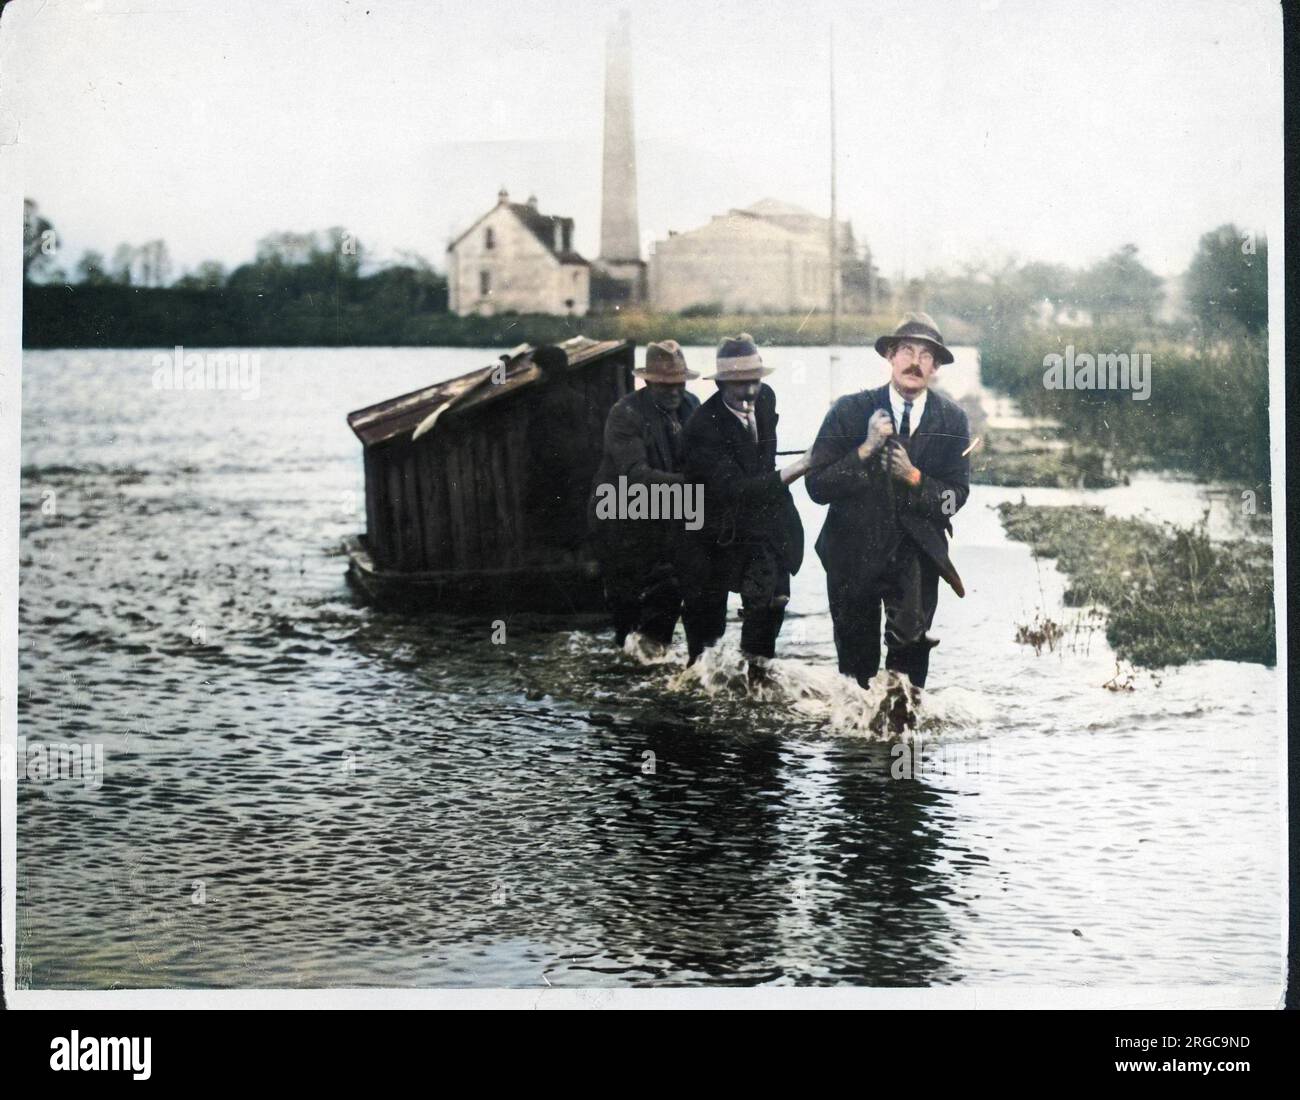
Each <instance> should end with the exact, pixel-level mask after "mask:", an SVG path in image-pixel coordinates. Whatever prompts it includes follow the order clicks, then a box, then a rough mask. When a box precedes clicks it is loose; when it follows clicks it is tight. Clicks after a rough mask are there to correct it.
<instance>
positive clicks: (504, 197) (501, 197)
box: [497, 185, 510, 206]
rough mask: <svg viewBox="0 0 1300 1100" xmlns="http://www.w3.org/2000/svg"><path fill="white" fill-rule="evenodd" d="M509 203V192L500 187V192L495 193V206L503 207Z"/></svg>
mask: <svg viewBox="0 0 1300 1100" xmlns="http://www.w3.org/2000/svg"><path fill="white" fill-rule="evenodd" d="M509 201H510V192H509V191H507V190H506V189H505V186H504V185H502V187H501V190H500V191H498V192H497V205H498V206H505V204H506V203H508V202H509Z"/></svg>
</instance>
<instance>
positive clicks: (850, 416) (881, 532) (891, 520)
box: [808, 313, 970, 688]
mask: <svg viewBox="0 0 1300 1100" xmlns="http://www.w3.org/2000/svg"><path fill="white" fill-rule="evenodd" d="M876 351H877V352H878V353H879V354H880V355H882V356H884V357H885V359H887V360H888V361H889V369H890V380H889V382H888V383H887V384H885V385H883V386H881V387H880V388H879V389H874V390H865V391H863V392H862V393H856V394H851V395H849V396H847V397H842V398H840V399H839V400H838V401H836V402H835V404H834V405H833V406H832V407H831V410H830V412H829V413H827V414H826V419H825V420H824V421H823V422H822V426H821V430H820V431H819V432H818V435H817V440H816V442H815V443H814V444H813V448H812V455H813V459H812V466H813V469H812V472H811V473H810V474H809V475H808V495H809V496H810V497H812V499H813V500H814V501H815V502H816V503H818V504H828V505H830V511H829V513H828V514H827V516H826V523H825V524H824V525H823V527H822V531H821V535H820V536H819V538H818V539H817V553H818V556H819V557H820V558H821V560H822V564H823V565H824V566H825V567H826V588H827V594H828V596H829V599H830V611H831V621H832V624H833V626H834V631H835V650H836V653H837V655H838V658H839V670H840V672H841V673H843V674H844V675H846V676H851V677H853V678H854V679H856V680H857V682H858V683H859V684H860V685H862V686H863V687H866V686H867V685H868V684H869V683H870V681H871V678H872V677H873V676H874V675H875V674H876V672H877V671H878V669H879V666H880V621H881V609H882V607H883V609H884V618H885V642H886V644H887V646H888V654H887V656H886V659H885V667H886V669H892V670H894V671H897V672H898V673H901V674H905V675H906V676H907V677H908V679H909V680H910V681H911V683H912V684H913V685H915V686H916V687H918V688H920V687H924V686H925V681H926V676H927V674H928V671H929V665H930V650H931V649H932V648H933V647H934V646H936V645H938V641H937V640H936V639H933V638H930V637H928V636H927V634H926V631H927V630H929V628H930V625H931V623H932V622H933V621H934V612H935V608H936V606H937V605H938V590H939V578H940V577H942V578H943V579H944V580H945V581H946V582H947V583H948V584H949V585H950V586H951V587H952V589H953V591H954V592H956V593H957V595H958V596H964V595H965V594H966V592H965V589H964V588H963V586H962V582H961V578H960V577H959V576H958V575H957V570H956V569H955V568H953V564H952V562H951V560H949V557H948V539H947V535H948V534H950V533H951V532H952V522H951V520H952V517H953V516H954V515H955V514H956V513H957V511H958V510H959V509H960V508H961V506H962V505H963V504H965V503H966V497H967V494H968V493H969V492H970V460H969V458H967V457H966V455H967V452H968V450H969V446H970V427H969V424H968V423H967V419H966V414H965V413H964V412H963V411H962V410H961V408H959V407H958V406H957V405H956V404H954V403H953V402H952V401H950V400H949V399H948V398H946V397H944V396H943V395H942V394H940V393H937V392H935V391H934V390H932V389H931V383H932V382H933V380H934V378H935V375H936V374H937V372H938V370H939V368H940V366H943V365H945V364H947V363H951V362H952V353H951V352H950V351H949V350H948V348H947V347H946V346H945V345H944V342H943V336H942V335H941V334H940V332H939V330H938V328H937V327H936V326H935V323H934V321H933V320H932V319H931V318H930V317H929V315H927V314H925V313H918V314H908V316H907V317H906V318H905V319H904V320H903V322H902V323H901V324H900V325H899V326H898V327H897V328H896V329H895V330H894V332H893V333H892V334H891V335H888V336H882V337H880V339H878V340H877V341H876Z"/></svg>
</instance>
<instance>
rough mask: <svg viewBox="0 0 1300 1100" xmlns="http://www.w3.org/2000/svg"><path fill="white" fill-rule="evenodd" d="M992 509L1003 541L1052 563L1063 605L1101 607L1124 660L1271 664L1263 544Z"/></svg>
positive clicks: (1101, 515) (1073, 514) (1185, 530)
mask: <svg viewBox="0 0 1300 1100" xmlns="http://www.w3.org/2000/svg"><path fill="white" fill-rule="evenodd" d="M998 511H999V513H1000V514H1001V517H1002V524H1003V526H1004V527H1005V528H1006V532H1007V535H1008V536H1009V537H1010V538H1013V539H1016V540H1018V541H1020V542H1026V543H1028V544H1029V545H1030V546H1031V547H1032V548H1033V551H1034V554H1035V555H1036V556H1037V557H1042V558H1055V559H1056V560H1057V564H1058V566H1059V568H1060V570H1061V571H1062V572H1063V573H1065V574H1066V576H1067V577H1069V582H1070V583H1069V587H1068V588H1067V589H1066V593H1065V602H1066V604H1067V605H1068V606H1070V607H1087V606H1090V605H1094V604H1095V605H1098V606H1101V607H1105V608H1106V609H1107V611H1108V613H1109V617H1108V620H1107V624H1106V640H1107V641H1108V642H1110V644H1111V647H1112V648H1113V649H1114V650H1115V653H1116V655H1117V656H1119V657H1120V658H1121V659H1122V660H1126V661H1129V662H1131V663H1132V664H1134V665H1138V666H1141V667H1144V668H1163V667H1165V666H1166V665H1181V664H1186V663H1187V662H1188V661H1199V660H1216V659H1217V660H1224V661H1251V662H1255V663H1259V664H1264V665H1274V664H1276V663H1277V641H1276V624H1275V620H1274V613H1273V554H1272V547H1271V546H1270V545H1269V544H1268V543H1266V542H1255V541H1249V540H1244V539H1243V540H1234V541H1228V542H1216V541H1214V540H1211V538H1210V537H1209V535H1208V533H1207V531H1206V522H1205V520H1204V519H1202V520H1201V522H1200V523H1198V524H1196V525H1194V526H1192V527H1178V526H1174V525H1172V524H1164V525H1161V524H1156V523H1150V522H1148V521H1146V520H1140V519H1115V518H1113V517H1110V516H1107V515H1106V514H1105V512H1104V511H1103V510H1102V509H1100V508H1089V507H1084V506H1078V505H1074V506H1069V507H1040V506H1036V505H1029V504H1025V503H1023V502H1022V503H1019V504H1012V503H1004V504H1001V505H999V506H998ZM1031 644H1032V643H1031Z"/></svg>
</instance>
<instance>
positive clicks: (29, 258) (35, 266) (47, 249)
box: [23, 199, 59, 282]
mask: <svg viewBox="0 0 1300 1100" xmlns="http://www.w3.org/2000/svg"><path fill="white" fill-rule="evenodd" d="M58 250H59V238H58V234H57V233H56V232H55V230H54V226H53V224H52V223H51V222H50V221H49V220H48V219H47V218H45V217H44V216H43V215H42V214H41V212H40V208H39V207H38V206H37V205H36V203H35V202H34V201H33V200H32V199H23V281H24V282H41V281H43V280H44V279H49V278H52V277H53V275H54V257H55V255H56V254H57V252H58Z"/></svg>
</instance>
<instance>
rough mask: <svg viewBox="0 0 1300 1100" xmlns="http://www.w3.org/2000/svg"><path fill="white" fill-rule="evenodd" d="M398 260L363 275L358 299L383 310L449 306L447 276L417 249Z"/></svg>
mask: <svg viewBox="0 0 1300 1100" xmlns="http://www.w3.org/2000/svg"><path fill="white" fill-rule="evenodd" d="M398 256H399V260H400V262H399V263H396V264H393V265H391V266H389V267H384V268H380V270H378V271H376V272H375V273H374V274H372V275H367V276H365V277H364V278H362V279H361V280H360V282H359V285H358V288H357V298H358V300H359V301H362V302H365V303H367V305H368V306H370V307H372V308H374V309H376V310H379V311H381V312H389V311H391V312H392V313H393V314H394V315H398V314H401V313H407V314H410V313H430V312H443V311H445V310H446V309H447V279H446V277H445V276H443V275H440V274H439V273H438V272H437V271H435V270H434V268H433V265H432V264H430V263H429V261H428V260H426V259H425V258H424V257H423V256H420V255H417V254H416V253H414V252H402V253H399V254H398Z"/></svg>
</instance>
